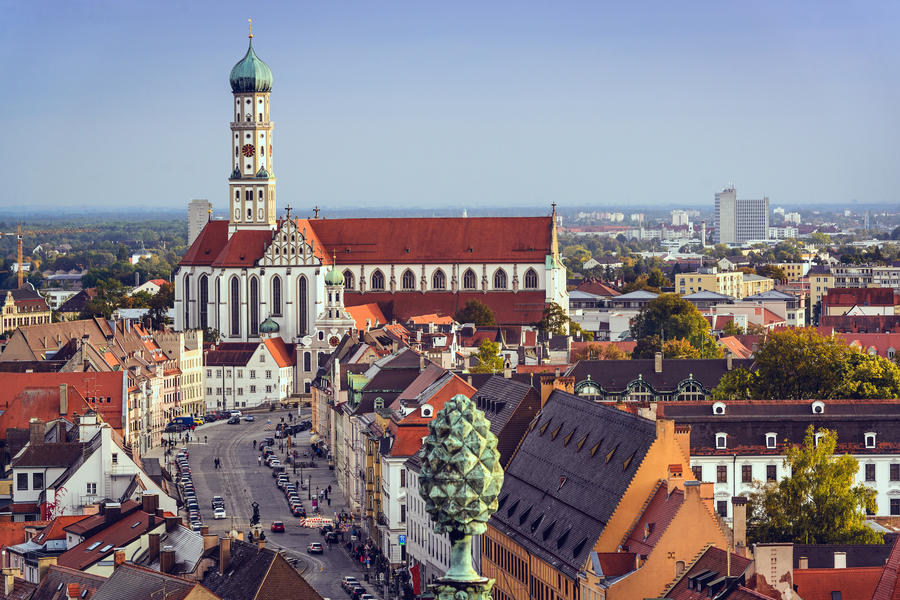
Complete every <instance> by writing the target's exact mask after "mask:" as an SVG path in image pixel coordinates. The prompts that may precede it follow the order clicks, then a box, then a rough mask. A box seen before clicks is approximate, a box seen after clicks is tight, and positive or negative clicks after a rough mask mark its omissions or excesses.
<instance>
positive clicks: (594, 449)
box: [591, 440, 603, 458]
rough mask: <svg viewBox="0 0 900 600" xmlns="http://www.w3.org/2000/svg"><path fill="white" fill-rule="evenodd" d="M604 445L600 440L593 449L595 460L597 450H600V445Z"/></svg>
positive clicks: (592, 454)
mask: <svg viewBox="0 0 900 600" xmlns="http://www.w3.org/2000/svg"><path fill="white" fill-rule="evenodd" d="M602 443H603V440H600V441H599V442H597V443H596V444H594V447H593V448H591V458H593V457H594V455H595V454H596V453H597V450H599V449H600V444H602Z"/></svg>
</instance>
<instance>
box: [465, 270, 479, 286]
mask: <svg viewBox="0 0 900 600" xmlns="http://www.w3.org/2000/svg"><path fill="white" fill-rule="evenodd" d="M476 281H477V279H476V278H475V271H473V270H472V269H466V272H465V273H463V289H464V290H474V289H475V286H476Z"/></svg>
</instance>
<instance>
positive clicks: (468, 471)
mask: <svg viewBox="0 0 900 600" xmlns="http://www.w3.org/2000/svg"><path fill="white" fill-rule="evenodd" d="M428 427H429V434H428V437H426V438H425V443H424V444H423V449H424V452H423V458H422V471H421V474H420V475H419V494H420V495H421V496H422V498H423V499H424V500H425V510H426V511H428V514H429V515H430V516H431V519H432V520H433V521H434V523H435V526H434V530H435V532H436V533H446V534H448V535H449V537H450V543H451V551H450V570H449V571H447V574H446V575H445V576H444V577H443V578H441V579H438V580H437V583H436V584H435V585H434V586H433V587H434V592H435V595H436V596H437V599H438V600H489V599H490V597H491V596H490V592H491V588H492V587H493V585H494V580H493V579H486V578H484V577H481V576H479V575H478V573H477V572H476V571H475V569H473V568H472V536H473V535H479V534H482V533H484V532H485V530H486V529H487V522H488V519H490V517H491V515H492V514H493V513H494V512H495V511H496V510H497V496H498V495H499V494H500V488H501V487H502V486H503V467H502V466H501V465H500V453H499V452H498V451H497V436H495V435H494V434H493V433H491V431H490V423H489V422H488V420H487V419H486V418H485V417H484V413H483V412H481V411H480V410H479V409H478V408H477V407H476V406H475V403H474V402H472V401H471V400H470V399H469V398H466V397H465V396H463V395H462V394H458V395H456V396H454V397H453V398H451V399H450V400H449V401H448V402H447V403H446V404H445V405H444V408H443V409H441V410H440V411H438V413H437V414H436V415H435V416H434V419H433V420H432V421H431V422H430V423H429V425H428Z"/></svg>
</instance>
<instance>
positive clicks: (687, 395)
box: [677, 381, 706, 402]
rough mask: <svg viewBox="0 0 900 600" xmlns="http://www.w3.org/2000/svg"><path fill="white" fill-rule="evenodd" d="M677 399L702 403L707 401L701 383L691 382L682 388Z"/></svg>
mask: <svg viewBox="0 0 900 600" xmlns="http://www.w3.org/2000/svg"><path fill="white" fill-rule="evenodd" d="M677 399H678V400H687V401H690V402H700V401H703V400H706V394H705V393H704V392H703V386H701V385H700V383H699V382H697V381H689V382H687V383H685V384H684V385H682V386H680V388H679V390H678V397H677Z"/></svg>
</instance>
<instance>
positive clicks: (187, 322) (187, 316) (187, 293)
mask: <svg viewBox="0 0 900 600" xmlns="http://www.w3.org/2000/svg"><path fill="white" fill-rule="evenodd" d="M184 327H185V329H190V327H191V276H190V275H189V274H188V275H185V276H184Z"/></svg>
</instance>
